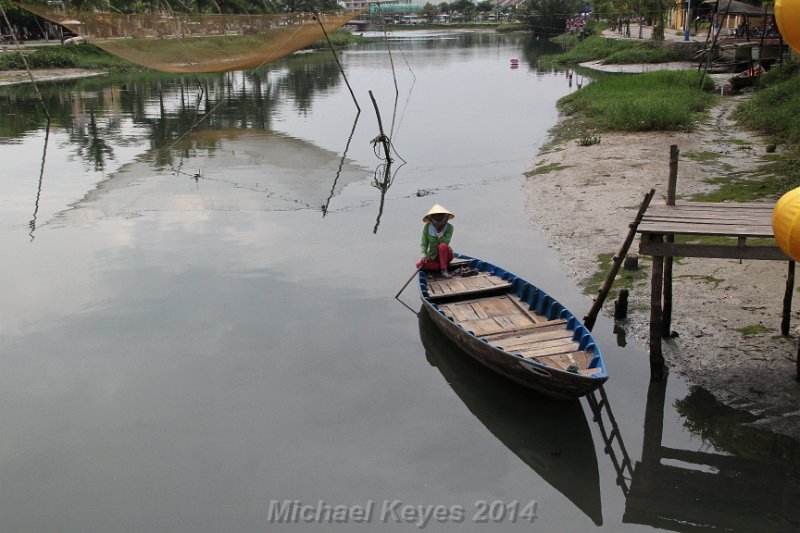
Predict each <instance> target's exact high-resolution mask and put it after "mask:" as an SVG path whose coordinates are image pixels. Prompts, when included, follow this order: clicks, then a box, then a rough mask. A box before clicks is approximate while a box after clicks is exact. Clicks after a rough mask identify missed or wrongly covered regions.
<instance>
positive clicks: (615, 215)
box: [524, 96, 800, 438]
mask: <svg viewBox="0 0 800 533" xmlns="http://www.w3.org/2000/svg"><path fill="white" fill-rule="evenodd" d="M742 98H744V97H743V96H733V97H727V96H726V97H723V98H721V99H720V100H719V103H718V104H717V105H716V107H715V108H714V109H712V110H711V112H710V114H709V118H708V119H707V120H706V121H704V122H703V123H702V124H701V125H700V126H699V127H698V128H697V131H695V132H693V133H673V134H667V133H637V134H603V135H602V136H601V142H600V143H599V144H596V145H593V146H587V147H582V146H579V145H578V144H577V142H576V141H569V142H568V143H565V144H562V145H559V146H555V147H552V148H551V149H549V150H548V151H546V152H543V153H540V154H539V156H538V157H537V159H536V161H535V165H534V168H533V171H534V172H535V171H536V169H537V168H538V169H539V170H540V172H542V173H540V174H534V175H532V176H531V177H530V178H528V179H527V180H526V182H525V185H524V189H525V193H526V202H527V204H526V205H527V211H528V213H529V216H530V218H531V219H532V220H533V221H534V222H535V223H536V224H537V225H538V226H540V227H541V228H542V230H543V231H544V232H545V234H546V235H547V236H548V238H549V240H550V245H551V246H552V247H553V248H554V249H555V250H556V251H557V252H558V253H559V254H560V257H561V259H562V262H563V264H564V267H565V269H566V271H567V272H568V274H569V275H570V276H571V277H573V278H575V279H576V280H577V281H582V280H585V279H586V278H588V277H590V276H591V275H592V274H594V273H595V272H597V271H598V263H597V257H598V255H599V254H603V253H608V254H614V253H616V251H617V250H618V249H619V246H620V245H621V243H622V241H623V239H624V238H625V235H626V234H627V231H628V223H629V222H630V221H631V220H632V219H633V218H634V216H635V214H636V209H638V206H639V204H640V203H641V201H642V198H643V197H644V195H645V194H646V193H647V191H649V190H650V188H651V187H652V188H655V190H656V197H655V199H654V200H653V201H654V202H658V201H663V198H664V197H665V195H666V185H667V178H668V164H669V147H670V145H672V144H676V145H678V148H679V149H680V150H681V156H680V166H679V170H678V176H679V177H678V186H677V191H678V197H679V198H681V197H688V196H691V195H693V194H696V193H698V192H705V191H710V190H713V188H714V186H712V185H709V184H708V183H706V182H705V181H704V180H707V179H709V178H712V177H724V176H728V175H731V174H732V173H735V172H742V171H744V172H748V171H751V170H753V169H755V168H756V167H758V166H759V165H760V164H761V163H762V160H761V157H762V156H763V154H764V153H765V141H764V139H762V138H760V137H758V136H756V135H753V134H751V133H748V132H744V131H740V130H738V129H737V128H736V127H735V124H734V122H733V120H732V118H731V113H732V111H733V109H734V108H735V107H736V105H737V104H738V102H739V101H741V99H742ZM559 166H563V168H560V169H559ZM548 168H550V169H554V170H550V171H547V169H548ZM553 212H561V213H575V215H576V216H575V217H574V222H573V221H571V222H570V223H567V224H564V221H563V219H562V218H561V217H553V215H552V213H553ZM636 247H637V245H634V247H633V249H632V252H631V253H635V251H636ZM640 264H641V265H642V268H643V269H644V270H645V271H646V272H647V275H646V276H642V277H643V279H641V280H639V281H637V282H636V283H635V284H634V286H633V287H632V288H631V294H630V309H631V311H630V314H629V318H628V320H627V324H626V326H625V327H626V330H627V332H628V338H629V340H631V339H632V338H635V339H638V341H639V342H641V344H642V345H643V346H646V345H647V332H648V327H649V326H648V320H649V290H650V289H649V271H650V261H648V260H646V258H642V259H641V260H640ZM786 272H787V265H786V263H783V262H775V261H745V262H742V263H740V262H739V261H738V260H723V259H680V260H676V265H675V269H674V276H675V280H674V285H673V287H674V289H673V297H674V313H673V324H672V327H673V329H674V330H675V332H676V333H677V335H678V336H677V337H675V338H672V339H668V340H665V342H664V343H663V346H664V356H665V358H666V360H667V364H668V365H669V367H670V368H671V371H673V372H678V373H680V374H683V375H685V376H686V377H687V378H688V379H689V380H690V381H692V382H694V383H696V384H698V385H702V386H703V387H705V388H707V389H708V390H709V391H711V392H712V393H713V394H715V395H716V396H717V397H718V398H719V399H720V400H722V401H724V402H725V403H727V404H729V405H732V406H735V407H737V408H742V409H747V410H749V411H751V412H754V413H757V414H759V415H763V418H762V420H761V421H760V422H759V424H763V425H765V426H767V427H769V428H770V429H771V430H773V431H777V432H782V433H786V434H789V435H792V436H794V437H796V438H800V384H798V382H797V381H795V379H794V376H795V368H796V366H795V365H796V363H795V361H796V359H795V358H796V353H797V342H798V340H797V331H796V329H795V328H796V327H797V326H798V324H800V320H798V319H799V318H800V313H798V312H793V313H792V321H793V323H792V337H791V338H789V339H785V338H783V337H781V335H780V322H781V310H782V301H783V293H784V290H785V284H786ZM797 299H798V298H797V297H796V298H795V300H797ZM607 304H608V305H607V306H606V312H609V313H610V309H613V304H612V302H607ZM794 307H795V308H797V307H798V304H797V302H795V305H794ZM744 328H747V330H746V331H748V333H750V332H756V333H752V334H745V333H743V332H742V331H741V330H743V329H744Z"/></svg>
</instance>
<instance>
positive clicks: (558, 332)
mask: <svg viewBox="0 0 800 533" xmlns="http://www.w3.org/2000/svg"><path fill="white" fill-rule="evenodd" d="M572 334H573V332H572V331H570V330H568V329H565V328H564V327H563V326H562V327H555V326H550V327H545V328H540V329H536V330H533V331H531V332H529V333H511V334H508V335H496V336H495V337H494V340H492V339H487V341H488V342H490V343H491V344H496V345H498V346H505V345H506V344H505V343H506V342H526V341H528V340H530V341H537V340H550V339H560V338H564V337H566V336H569V337H570V338H572Z"/></svg>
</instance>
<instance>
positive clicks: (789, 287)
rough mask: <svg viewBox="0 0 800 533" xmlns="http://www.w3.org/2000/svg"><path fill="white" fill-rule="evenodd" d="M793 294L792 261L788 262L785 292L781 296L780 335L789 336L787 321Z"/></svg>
mask: <svg viewBox="0 0 800 533" xmlns="http://www.w3.org/2000/svg"><path fill="white" fill-rule="evenodd" d="M793 292H794V261H789V272H788V273H787V275H786V292H785V293H784V294H783V320H781V335H783V336H784V337H786V336H787V335H789V320H790V319H791V315H792V293H793Z"/></svg>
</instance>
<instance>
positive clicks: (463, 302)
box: [419, 254, 608, 399]
mask: <svg viewBox="0 0 800 533" xmlns="http://www.w3.org/2000/svg"><path fill="white" fill-rule="evenodd" d="M450 268H451V270H452V271H453V273H454V275H453V277H452V278H444V277H442V276H441V274H440V273H439V272H425V271H420V273H419V286H420V291H421V293H422V301H423V307H424V309H425V311H426V312H427V313H428V314H429V315H430V316H431V318H432V319H433V321H434V323H436V325H437V326H438V327H439V329H440V330H441V331H442V332H443V333H444V334H445V335H447V336H448V337H450V338H451V339H452V340H453V341H455V342H456V343H457V344H458V345H460V346H461V347H462V348H463V349H464V351H465V352H467V353H468V354H469V355H470V356H472V357H473V358H474V359H476V360H477V361H478V362H480V363H482V364H483V365H485V366H486V367H488V368H490V369H492V370H494V371H495V372H497V373H499V374H502V375H503V376H506V377H507V378H510V379H512V380H514V381H516V382H517V383H519V384H521V385H523V386H525V387H528V388H530V389H533V390H535V391H537V392H539V393H541V394H544V395H546V396H549V397H551V398H558V399H574V398H578V397H581V396H584V395H586V394H588V393H589V392H591V391H593V390H595V389H596V388H597V387H599V386H600V385H602V384H603V383H604V382H605V381H606V380H607V379H608V374H607V373H606V369H605V364H604V362H603V356H602V354H601V352H600V348H599V347H598V346H597V344H596V343H595V340H594V338H593V337H592V334H591V333H590V332H589V330H588V329H586V327H585V326H584V325H583V324H581V322H580V321H579V320H578V319H577V318H576V317H575V316H574V315H573V314H572V313H571V312H570V311H569V310H568V309H566V308H565V307H564V306H563V305H561V304H560V303H558V301H556V300H555V299H554V298H553V297H552V296H550V295H549V294H547V293H546V292H545V291H543V290H541V289H540V288H538V287H536V286H535V285H533V284H531V283H529V282H527V281H525V280H524V279H522V278H520V277H518V276H516V275H514V274H512V273H511V272H508V271H506V270H504V269H502V268H500V267H497V266H495V265H493V264H491V263H487V262H486V261H482V260H480V259H476V258H473V257H469V256H466V255H462V254H456V259H454V261H453V262H452V263H451V266H450ZM459 273H461V274H471V275H468V276H464V275H459Z"/></svg>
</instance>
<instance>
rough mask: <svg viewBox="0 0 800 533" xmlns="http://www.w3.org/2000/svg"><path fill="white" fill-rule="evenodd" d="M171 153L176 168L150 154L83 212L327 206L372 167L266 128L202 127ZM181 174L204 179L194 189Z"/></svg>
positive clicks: (99, 191) (97, 193)
mask: <svg viewBox="0 0 800 533" xmlns="http://www.w3.org/2000/svg"><path fill="white" fill-rule="evenodd" d="M168 155H169V157H170V158H171V159H172V167H171V168H168V169H159V168H154V166H157V165H158V164H164V161H163V159H159V158H163V157H164V156H163V153H157V154H147V155H146V156H145V157H144V160H143V161H140V162H136V163H131V164H129V165H125V166H123V167H122V168H120V170H119V171H117V172H115V173H114V174H112V175H111V176H110V177H109V178H108V179H106V180H105V181H103V182H101V183H99V184H98V185H97V188H96V189H95V190H93V191H91V192H90V193H88V194H87V195H86V196H85V197H84V198H83V200H82V201H80V202H79V203H78V205H77V207H79V208H81V209H82V210H83V211H82V214H81V216H82V218H85V217H86V216H87V214H88V213H89V212H90V211H87V210H92V211H97V216H101V217H102V216H115V215H121V214H126V213H128V214H130V213H136V212H144V211H170V210H186V209H191V210H195V211H200V210H259V211H286V210H298V209H322V208H323V206H325V205H326V204H327V203H328V202H329V201H330V198H331V197H333V196H335V195H336V194H338V193H340V192H341V191H342V189H344V187H345V186H346V185H348V184H349V183H353V182H355V181H359V180H362V179H364V178H365V176H366V175H367V172H368V171H367V170H366V169H363V168H361V167H359V166H357V165H355V164H353V163H352V162H349V161H346V160H345V161H343V160H342V158H341V157H340V155H338V154H335V153H333V152H330V151H328V150H325V149H322V148H320V147H318V146H315V145H314V144H311V143H309V142H307V141H303V140H300V139H296V138H294V137H290V136H288V135H283V134H279V133H273V132H269V131H263V130H259V131H255V130H238V129H223V130H203V131H196V132H194V133H191V134H189V135H187V136H186V137H184V139H183V140H181V142H180V143H178V144H176V145H175V146H174V147H172V149H171V152H170V153H169V154H168ZM153 159H156V160H157V163H153V162H152V161H153ZM168 163H169V162H168ZM168 163H167V164H168ZM175 174H179V175H185V176H188V177H189V178H193V179H194V180H196V181H197V184H198V186H197V187H196V188H195V189H194V190H192V191H191V192H187V190H186V188H185V186H184V185H183V182H182V181H181V180H176V179H175ZM165 179H166V180H168V181H167V182H166V183H165V181H164V180H165Z"/></svg>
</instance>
